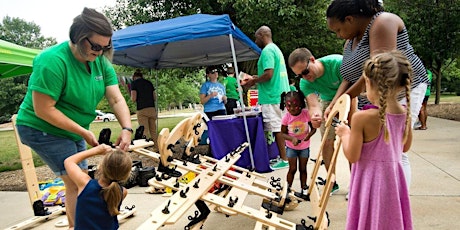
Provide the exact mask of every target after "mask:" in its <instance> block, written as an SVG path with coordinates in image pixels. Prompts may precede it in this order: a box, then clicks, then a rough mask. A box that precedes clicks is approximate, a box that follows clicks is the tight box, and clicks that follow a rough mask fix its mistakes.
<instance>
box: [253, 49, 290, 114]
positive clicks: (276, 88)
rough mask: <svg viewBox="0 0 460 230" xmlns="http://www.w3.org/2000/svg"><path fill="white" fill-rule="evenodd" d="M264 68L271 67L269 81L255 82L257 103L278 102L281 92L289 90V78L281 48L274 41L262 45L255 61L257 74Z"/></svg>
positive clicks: (262, 71)
mask: <svg viewBox="0 0 460 230" xmlns="http://www.w3.org/2000/svg"><path fill="white" fill-rule="evenodd" d="M266 69H273V76H272V78H271V79H270V80H269V81H266V82H260V83H258V84H257V89H258V93H259V95H258V102H259V104H261V105H263V104H279V103H280V102H281V93H283V92H289V90H290V89H289V80H288V74H287V70H286V64H285V62H284V56H283V53H282V52H281V50H280V49H279V48H278V46H276V45H275V44H274V43H270V44H268V45H266V46H265V47H264V49H263V50H262V53H261V54H260V57H259V61H258V62H257V75H258V76H259V77H260V76H262V74H263V73H264V71H265V70H266Z"/></svg>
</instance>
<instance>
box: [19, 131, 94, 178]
mask: <svg viewBox="0 0 460 230" xmlns="http://www.w3.org/2000/svg"><path fill="white" fill-rule="evenodd" d="M17 130H18V134H19V137H20V139H21V142H22V143H23V144H25V145H27V146H29V147H30V148H31V149H32V150H34V151H35V152H36V153H37V154H38V155H39V156H40V157H41V158H42V160H43V161H44V162H45V163H46V164H47V165H48V166H49V167H50V168H51V170H52V171H53V172H54V174H56V176H62V175H67V172H66V171H65V167H64V160H65V159H66V158H67V157H69V156H72V155H74V154H75V153H77V152H81V151H84V150H86V142H85V140H84V139H81V140H79V141H73V140H70V139H67V138H64V137H58V136H54V135H51V134H49V133H46V132H43V131H40V130H37V129H34V128H31V127H29V126H25V125H17ZM78 165H79V166H80V168H81V169H83V170H88V160H83V161H81V162H80V163H79V164H78Z"/></svg>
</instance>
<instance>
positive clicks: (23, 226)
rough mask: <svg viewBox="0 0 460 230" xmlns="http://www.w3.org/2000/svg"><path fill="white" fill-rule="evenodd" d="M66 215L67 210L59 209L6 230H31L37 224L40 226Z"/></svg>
mask: <svg viewBox="0 0 460 230" xmlns="http://www.w3.org/2000/svg"><path fill="white" fill-rule="evenodd" d="M64 213H65V208H64V207H58V208H57V209H55V210H53V211H51V214H49V215H46V216H34V217H32V218H30V219H27V220H25V221H22V222H21V223H19V224H16V225H14V226H11V227H9V228H6V229H5V230H19V229H26V228H29V227H31V226H33V225H35V224H38V223H40V222H42V221H46V220H50V219H53V218H55V217H56V216H59V215H62V214H64Z"/></svg>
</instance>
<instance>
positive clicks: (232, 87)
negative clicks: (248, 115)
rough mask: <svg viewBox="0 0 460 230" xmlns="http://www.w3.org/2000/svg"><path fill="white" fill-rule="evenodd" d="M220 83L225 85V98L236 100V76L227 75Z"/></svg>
mask: <svg viewBox="0 0 460 230" xmlns="http://www.w3.org/2000/svg"><path fill="white" fill-rule="evenodd" d="M222 84H223V85H224V86H225V93H226V95H227V98H231V99H236V100H238V99H239V97H238V90H237V89H238V82H236V78H235V77H234V76H230V75H229V76H227V77H226V78H225V79H224V81H223V82H222Z"/></svg>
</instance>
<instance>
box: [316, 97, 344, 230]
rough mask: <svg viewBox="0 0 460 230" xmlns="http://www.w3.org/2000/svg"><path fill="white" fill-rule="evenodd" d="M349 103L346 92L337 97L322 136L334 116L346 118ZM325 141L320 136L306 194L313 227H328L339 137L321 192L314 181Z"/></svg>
mask: <svg viewBox="0 0 460 230" xmlns="http://www.w3.org/2000/svg"><path fill="white" fill-rule="evenodd" d="M350 103H351V102H350V97H349V96H348V95H347V94H344V95H342V96H340V97H339V98H338V99H337V102H336V103H335V105H334V107H333V108H332V110H331V113H330V114H329V118H328V119H327V121H326V123H325V127H326V131H325V133H324V135H323V137H327V135H328V133H329V132H334V127H333V126H332V125H331V124H332V122H333V118H334V117H336V116H337V117H338V119H339V120H340V121H345V120H347V117H348V112H349V111H350ZM325 141H326V138H322V141H321V146H320V148H319V149H320V151H319V153H318V157H317V159H316V163H315V167H314V169H313V173H312V175H311V182H310V185H309V189H308V194H309V196H310V204H311V206H312V210H313V211H312V213H313V217H315V218H316V221H315V223H314V229H327V227H328V221H329V220H328V219H327V217H326V207H327V203H328V201H329V197H330V192H331V190H332V186H333V184H334V182H335V174H334V173H333V172H332V169H334V168H335V164H336V161H337V155H338V152H339V149H340V145H341V141H340V138H337V140H336V141H335V142H334V152H333V154H332V159H331V163H330V166H329V171H328V172H327V177H326V184H325V185H324V188H323V191H322V193H320V191H319V190H320V189H319V187H318V184H317V183H316V178H317V176H318V171H319V168H320V166H321V162H322V159H323V157H322V152H321V150H322V149H323V146H324V144H325Z"/></svg>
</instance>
